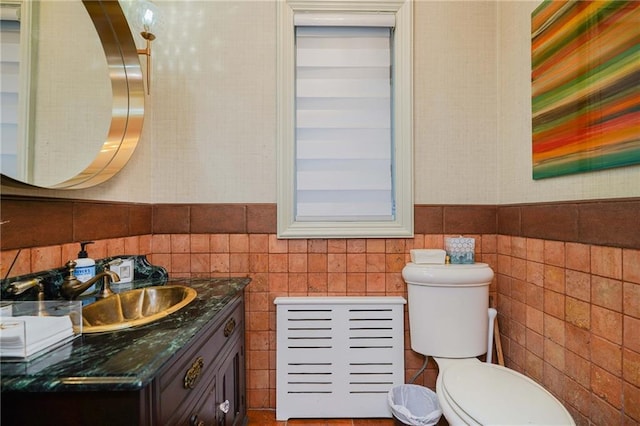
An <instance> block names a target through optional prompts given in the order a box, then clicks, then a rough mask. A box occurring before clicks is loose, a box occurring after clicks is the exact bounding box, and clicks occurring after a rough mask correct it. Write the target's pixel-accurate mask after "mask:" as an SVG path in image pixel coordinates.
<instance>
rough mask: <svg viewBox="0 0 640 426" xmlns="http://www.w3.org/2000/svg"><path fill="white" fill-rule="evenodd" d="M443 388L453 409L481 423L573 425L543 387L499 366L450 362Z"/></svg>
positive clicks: (445, 372)
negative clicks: (453, 363) (454, 363)
mask: <svg viewBox="0 0 640 426" xmlns="http://www.w3.org/2000/svg"><path fill="white" fill-rule="evenodd" d="M442 388H443V390H444V392H445V393H446V394H447V399H448V401H449V402H450V403H451V405H452V408H453V409H454V410H455V411H457V412H459V413H460V412H462V413H464V414H466V415H467V416H468V417H470V418H471V419H473V420H474V421H476V422H477V423H479V424H482V425H516V424H517V425H524V424H534V425H572V424H575V423H574V421H573V419H572V418H571V415H570V414H569V412H568V411H567V410H566V409H565V408H564V406H563V405H562V404H560V402H559V401H558V400H557V399H556V398H555V397H554V396H553V395H551V394H550V393H549V392H548V391H547V390H546V389H544V388H543V387H542V386H540V385H539V384H537V383H536V382H534V381H533V380H531V379H529V378H528V377H526V376H524V375H522V374H520V373H518V372H516V371H513V370H510V369H508V368H505V367H501V366H499V365H495V364H486V363H481V362H477V363H472V364H460V365H452V366H450V367H449V368H447V369H446V370H445V371H444V373H443V377H442Z"/></svg>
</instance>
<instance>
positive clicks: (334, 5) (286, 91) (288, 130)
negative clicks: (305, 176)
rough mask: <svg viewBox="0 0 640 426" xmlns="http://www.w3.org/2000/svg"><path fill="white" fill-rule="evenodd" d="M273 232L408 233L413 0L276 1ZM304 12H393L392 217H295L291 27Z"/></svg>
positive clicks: (322, 235)
mask: <svg viewBox="0 0 640 426" xmlns="http://www.w3.org/2000/svg"><path fill="white" fill-rule="evenodd" d="M277 9H278V10H277V28H278V29H277V70H276V73H277V83H278V84H277V98H276V101H277V107H276V111H277V136H276V137H277V162H278V164H277V207H278V208H277V235H278V238H407V237H412V236H413V57H412V56H413V3H412V0H383V1H376V0H373V1H372V0H362V1H358V2H352V1H349V2H336V1H331V0H288V1H279V2H277ZM304 12H330V13H354V12H355V13H363V12H365V13H366V12H386V13H393V14H394V15H395V20H396V24H395V29H394V38H393V41H394V45H393V64H394V65H393V66H394V80H393V87H394V91H393V95H392V103H393V117H392V122H393V146H394V152H393V153H392V161H393V172H394V173H393V184H394V189H395V218H394V219H393V220H384V221H331V220H327V221H296V220H295V171H296V167H295V166H296V156H295V143H296V140H295V83H296V77H295V27H294V15H295V14H296V13H304Z"/></svg>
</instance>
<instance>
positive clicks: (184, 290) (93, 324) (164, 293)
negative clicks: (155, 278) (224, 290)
mask: <svg viewBox="0 0 640 426" xmlns="http://www.w3.org/2000/svg"><path fill="white" fill-rule="evenodd" d="M196 295H197V292H196V291H195V290H194V289H192V288H189V287H185V286H180V285H168V286H154V287H146V288H140V289H136V290H129V291H125V292H123V293H118V294H114V295H112V296H109V297H107V298H105V299H102V300H99V301H97V302H95V303H92V304H90V305H87V306H85V307H84V308H82V333H102V332H105V331H115V330H122V329H125V328H130V327H137V326H140V325H144V324H149V323H151V322H154V321H157V320H159V319H160V318H164V317H166V316H167V315H169V314H171V313H173V312H176V311H178V310H180V309H182V308H184V307H185V306H187V305H188V304H189V303H190V302H191V301H192V300H193V299H195V298H196Z"/></svg>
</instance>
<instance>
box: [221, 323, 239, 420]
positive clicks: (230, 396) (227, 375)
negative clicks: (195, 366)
mask: <svg viewBox="0 0 640 426" xmlns="http://www.w3.org/2000/svg"><path fill="white" fill-rule="evenodd" d="M243 345H244V336H243V335H242V334H241V335H239V336H238V337H237V338H236V340H235V343H233V345H232V346H231V351H230V352H228V353H227V355H226V357H225V358H224V359H223V361H222V362H221V363H220V364H219V369H218V373H217V379H216V381H217V387H218V389H217V394H218V401H217V403H216V405H217V413H218V425H219V426H223V425H224V426H235V425H240V424H242V422H243V420H244V418H245V415H246V407H245V400H244V395H245V393H244V388H245V377H244V374H245V372H244V346H243Z"/></svg>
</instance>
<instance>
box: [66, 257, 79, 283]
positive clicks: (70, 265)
mask: <svg viewBox="0 0 640 426" xmlns="http://www.w3.org/2000/svg"><path fill="white" fill-rule="evenodd" d="M65 266H66V267H67V270H68V272H69V275H68V276H67V277H66V279H68V280H75V279H76V275H75V272H76V262H74V261H73V260H70V261H68V262H67V264H66V265H65Z"/></svg>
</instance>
